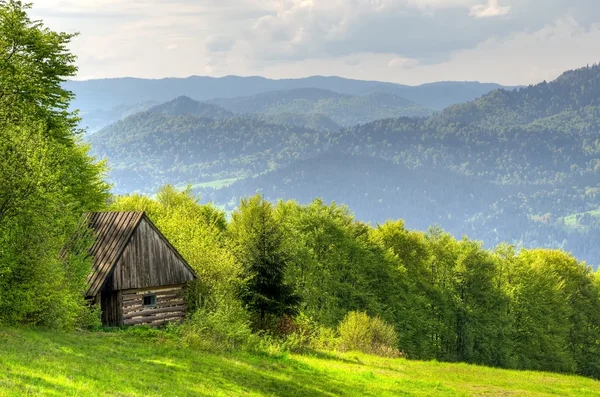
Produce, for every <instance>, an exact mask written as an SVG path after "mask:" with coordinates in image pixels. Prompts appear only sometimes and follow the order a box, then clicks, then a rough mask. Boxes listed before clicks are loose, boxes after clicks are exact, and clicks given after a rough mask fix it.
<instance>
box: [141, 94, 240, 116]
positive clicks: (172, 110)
mask: <svg viewBox="0 0 600 397" xmlns="http://www.w3.org/2000/svg"><path fill="white" fill-rule="evenodd" d="M149 111H150V112H151V113H163V114H166V115H169V116H182V115H186V114H189V115H194V116H198V117H206V118H211V119H215V120H220V119H228V118H231V117H234V114H233V113H232V112H230V111H228V110H226V109H224V108H222V107H221V106H217V105H214V104H211V103H204V102H198V101H195V100H193V99H192V98H190V97H187V96H179V97H177V98H175V99H173V100H172V101H169V102H165V103H162V104H160V105H157V106H154V107H153V108H151V109H149Z"/></svg>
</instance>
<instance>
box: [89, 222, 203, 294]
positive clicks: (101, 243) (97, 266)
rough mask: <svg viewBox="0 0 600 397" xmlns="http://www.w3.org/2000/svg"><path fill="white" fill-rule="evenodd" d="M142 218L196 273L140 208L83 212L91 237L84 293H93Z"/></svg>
mask: <svg viewBox="0 0 600 397" xmlns="http://www.w3.org/2000/svg"><path fill="white" fill-rule="evenodd" d="M142 220H146V221H147V222H148V224H149V225H150V226H151V227H152V228H153V229H154V230H155V231H156V232H157V233H158V235H159V236H160V237H161V239H162V240H163V241H164V242H165V243H166V244H167V245H168V246H169V247H170V248H171V250H172V251H173V253H174V254H175V255H176V256H177V257H178V258H179V259H180V260H181V261H182V262H183V263H184V265H185V266H186V267H187V268H188V270H190V272H191V273H192V274H193V275H194V277H196V273H195V272H194V270H193V269H192V268H191V267H190V265H189V264H188V263H187V262H186V261H185V259H183V257H182V256H181V255H180V254H179V252H177V250H176V249H175V248H174V247H173V246H172V245H171V243H169V241H168V240H167V239H166V238H165V237H164V236H163V235H162V233H161V232H160V231H159V230H158V229H157V228H156V226H154V224H153V223H152V222H151V221H150V219H149V218H148V217H147V216H146V215H145V214H144V213H143V212H92V213H88V214H86V221H87V224H88V226H89V227H90V228H91V229H92V230H93V231H94V237H95V241H94V244H93V245H92V248H90V251H89V253H90V255H91V256H92V258H93V260H92V270H91V272H90V274H89V275H88V278H87V290H86V293H85V295H86V297H92V296H96V295H97V294H98V292H99V291H100V290H101V289H102V287H103V286H104V284H105V283H106V280H107V278H108V276H109V275H110V274H111V272H112V270H113V269H114V267H115V265H116V264H117V262H118V261H119V259H120V258H121V256H122V254H123V251H124V250H125V248H126V247H127V245H128V244H129V241H130V240H131V237H132V236H133V234H134V232H135V230H136V229H137V227H138V226H139V225H140V223H141V222H142Z"/></svg>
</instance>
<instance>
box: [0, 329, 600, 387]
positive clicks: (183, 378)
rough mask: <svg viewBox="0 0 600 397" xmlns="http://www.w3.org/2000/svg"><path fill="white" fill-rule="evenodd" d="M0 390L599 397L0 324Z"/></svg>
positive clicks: (543, 380)
mask: <svg viewBox="0 0 600 397" xmlns="http://www.w3.org/2000/svg"><path fill="white" fill-rule="evenodd" d="M0 365H1V367H2V371H0V396H23V395H55V396H108V395H110V396H240V395H244V396H338V395H341V396H378V397H381V396H598V395H600V382H598V381H595V380H591V379H586V378H582V377H578V376H566V375H559V374H550V373H542V372H530V371H507V370H500V369H493V368H486V367H479V366H474V365H467V364H447V363H439V362H420V361H410V360H406V359H386V358H380V357H374V356H368V355H364V354H358V353H344V354H337V353H336V354H311V355H298V354H287V353H282V354H274V355H267V354H250V353H235V354H233V353H227V354H215V353H207V352H203V351H199V350H196V349H193V348H190V347H183V346H181V345H179V344H178V342H176V341H175V340H173V339H172V338H169V337H167V336H166V334H162V333H158V334H154V335H153V336H150V334H148V333H144V332H137V331H134V332H131V331H128V332H116V333H107V332H98V333H90V332H79V333H56V332H48V331H39V330H14V329H4V330H0Z"/></svg>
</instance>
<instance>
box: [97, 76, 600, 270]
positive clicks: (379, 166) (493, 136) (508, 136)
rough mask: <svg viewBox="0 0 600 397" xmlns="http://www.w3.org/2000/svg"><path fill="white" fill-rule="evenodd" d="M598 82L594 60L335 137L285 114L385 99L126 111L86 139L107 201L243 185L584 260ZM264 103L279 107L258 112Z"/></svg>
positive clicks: (265, 98)
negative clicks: (164, 190) (226, 114)
mask: <svg viewBox="0 0 600 397" xmlns="http://www.w3.org/2000/svg"><path fill="white" fill-rule="evenodd" d="M326 81H330V82H336V84H337V83H340V84H341V83H342V82H343V81H340V80H336V79H334V80H326ZM599 81H600V66H593V67H588V68H582V69H579V70H575V71H569V72H566V73H565V74H563V75H562V76H560V77H559V78H558V79H557V80H555V81H552V82H542V83H540V84H537V85H533V86H530V87H524V88H520V89H517V90H514V91H509V90H504V89H499V90H495V91H493V92H490V93H486V94H485V95H483V96H482V97H480V98H478V99H475V100H473V101H471V102H467V103H464V104H458V105H453V106H450V107H448V108H446V109H444V110H443V111H441V112H438V113H436V114H434V115H432V116H430V117H428V118H413V117H397V118H387V119H380V120H376V121H372V122H369V123H365V124H360V125H356V126H353V127H349V128H342V129H339V130H338V129H328V128H321V127H318V124H317V125H313V126H311V125H310V124H309V123H306V122H304V120H308V117H309V116H311V117H315V118H319V117H321V116H319V115H320V114H321V113H306V114H304V115H302V116H299V115H298V114H296V113H295V112H299V113H300V110H302V111H310V109H314V110H312V111H314V112H316V109H318V107H317V106H315V103H319V102H320V101H331V102H328V103H339V101H350V103H351V102H352V101H354V100H356V98H360V99H361V100H364V98H368V100H369V101H383V102H384V103H385V101H386V100H390V96H389V95H388V94H390V93H389V92H387V91H384V94H381V93H380V92H381V91H377V92H375V93H371V94H368V93H364V92H363V93H362V94H363V95H361V93H356V92H355V93H353V94H352V95H354V96H348V95H349V94H348V93H339V92H336V91H334V92H333V93H331V91H323V90H312V89H309V90H300V91H295V90H291V91H286V92H284V93H281V92H280V93H267V94H261V95H258V96H254V97H253V99H252V100H249V99H248V98H243V99H239V98H238V99H235V100H231V101H229V100H219V101H218V102H219V103H221V104H222V105H223V106H231V108H230V109H229V111H232V109H233V108H236V109H237V111H241V110H240V109H245V110H244V111H245V112H252V111H257V112H258V111H262V112H263V113H255V114H254V115H245V116H240V115H237V116H236V117H233V118H229V119H226V120H214V119H210V118H205V117H204V118H203V117H198V116H194V115H189V114H186V115H180V116H171V115H168V114H153V113H152V112H146V113H140V114H136V115H133V116H130V117H128V118H126V119H124V120H121V121H119V122H117V123H116V124H114V125H112V126H110V127H107V128H106V129H104V130H102V131H99V132H98V133H96V134H95V135H94V136H92V139H91V142H92V145H93V150H94V153H95V154H98V155H100V156H107V157H108V158H109V159H110V163H111V164H112V166H113V169H114V171H113V172H112V177H113V180H114V181H115V186H116V187H115V191H116V192H120V193H121V192H128V191H133V190H142V191H147V192H152V191H154V189H156V188H157V187H158V186H159V185H160V184H163V183H174V184H177V185H180V186H185V185H186V184H188V183H189V184H192V186H193V187H194V188H195V189H196V191H197V192H198V193H199V194H200V195H201V196H202V197H204V198H206V199H213V200H214V201H215V202H217V203H218V204H219V205H222V206H225V207H226V208H229V209H231V208H232V205H235V198H236V197H239V196H241V195H246V194H250V193H252V192H255V191H261V192H263V194H265V196H267V197H269V198H296V199H298V200H302V201H305V200H308V199H310V198H314V197H324V198H326V199H328V200H337V201H341V202H342V203H347V204H349V205H351V207H352V210H353V211H354V212H355V213H356V214H357V216H359V217H360V219H363V220H366V221H372V222H377V221H382V220H384V219H386V218H388V217H404V218H406V219H407V221H408V224H409V225H410V226H412V227H418V228H423V227H426V225H433V224H439V225H440V226H442V227H444V228H446V229H448V230H449V231H450V232H452V233H453V234H454V235H456V236H461V235H463V234H468V235H469V236H470V237H472V238H475V239H481V240H483V241H485V242H486V244H488V245H494V244H496V243H500V242H502V241H509V242H511V243H514V244H517V245H522V246H526V247H527V246H542V247H559V248H564V249H566V250H569V251H572V252H573V253H575V254H576V255H577V256H578V257H580V258H582V259H585V260H588V261H589V262H590V263H591V264H594V265H597V264H600V247H599V246H598V244H597V241H598V240H600V216H598V210H599V209H600V85H599ZM445 84H451V83H445ZM363 88H364V87H363ZM430 88H431V87H430ZM438 88H439V87H438ZM386 92H387V93H386ZM390 95H393V96H392V97H391V98H392V99H394V100H398V101H400V100H402V99H398V98H397V94H395V93H391V94H390ZM283 98H287V99H286V100H284V99H283ZM307 98H308V99H307ZM404 98H406V99H408V100H409V101H412V99H410V98H408V97H404ZM336 101H338V102H336ZM226 103H227V104H228V105H225V104H226ZM403 104H406V102H404V103H403ZM302 106H305V107H304V108H303V107H302ZM336 106H337V105H336ZM277 107H279V108H278V111H279V112H281V113H277V112H274V115H271V114H269V111H270V110H269V109H273V108H277ZM381 107H382V108H383V107H384V106H381ZM367 108H368V106H367ZM290 109H292V110H294V113H289V112H288V111H289V110H290ZM339 109H340V110H343V109H344V107H343V106H340V107H339ZM346 109H354V110H353V111H354V112H358V110H356V109H358V107H354V108H351V105H348V107H347V108H346ZM264 113H266V115H265V114H264ZM283 115H285V116H283ZM294 117H296V118H298V117H300V118H301V119H300V121H299V122H298V123H297V124H295V123H292V122H289V123H284V122H280V121H281V120H282V119H286V118H288V119H289V120H293V118H294ZM325 117H330V116H329V115H327V116H325ZM275 118H278V119H279V120H280V121H276V119H275ZM334 122H335V120H334ZM336 124H337V123H336ZM307 127H308V128H307ZM346 159H347V160H346ZM216 187H218V188H219V189H215V188H216Z"/></svg>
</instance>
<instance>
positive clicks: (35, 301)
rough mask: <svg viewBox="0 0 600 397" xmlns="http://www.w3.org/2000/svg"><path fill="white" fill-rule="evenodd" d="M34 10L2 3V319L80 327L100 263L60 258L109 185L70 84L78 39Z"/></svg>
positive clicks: (77, 257)
mask: <svg viewBox="0 0 600 397" xmlns="http://www.w3.org/2000/svg"><path fill="white" fill-rule="evenodd" d="M29 8H30V6H29V5H26V4H23V3H22V2H20V1H13V0H11V1H0V186H1V187H2V188H1V189H0V322H4V323H33V324H46V325H50V326H57V327H70V326H73V325H74V324H75V322H76V321H77V316H79V315H80V314H82V313H83V312H82V310H83V308H84V300H83V294H82V293H83V288H84V284H85V279H86V276H87V273H88V272H89V265H90V263H89V260H86V259H85V258H84V253H85V250H81V252H82V254H81V255H75V254H72V255H68V256H66V257H65V258H63V260H60V259H59V255H58V254H59V251H60V249H61V248H62V247H63V245H64V244H65V242H66V241H67V240H68V239H69V238H70V236H71V235H72V233H73V232H74V231H75V230H76V228H77V226H78V224H79V222H80V220H81V215H82V213H83V212H85V211H91V210H97V209H100V208H102V207H103V205H104V202H105V200H106V198H107V197H108V195H107V192H108V186H107V185H106V183H105V182H103V180H102V177H103V174H104V170H105V167H104V165H103V164H102V163H95V162H94V161H93V159H92V158H91V157H90V156H89V155H88V147H87V146H86V145H83V144H82V143H81V142H80V140H79V133H78V131H77V129H76V123H77V117H76V114H75V113H73V112H70V111H69V110H68V107H69V104H70V100H71V98H72V94H71V93H70V92H68V91H66V90H64V89H63V88H62V87H61V83H62V82H64V80H65V79H66V78H67V77H70V76H74V75H75V73H76V71H77V68H76V66H75V65H74V64H73V62H74V60H75V57H74V56H73V55H72V54H71V53H69V51H68V50H67V44H68V43H69V41H70V40H71V38H72V37H73V35H70V34H66V33H57V32H53V31H51V30H49V29H47V28H45V27H44V26H43V24H42V23H41V22H37V21H32V20H30V19H29V17H28V16H27V10H28V9H29Z"/></svg>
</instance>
